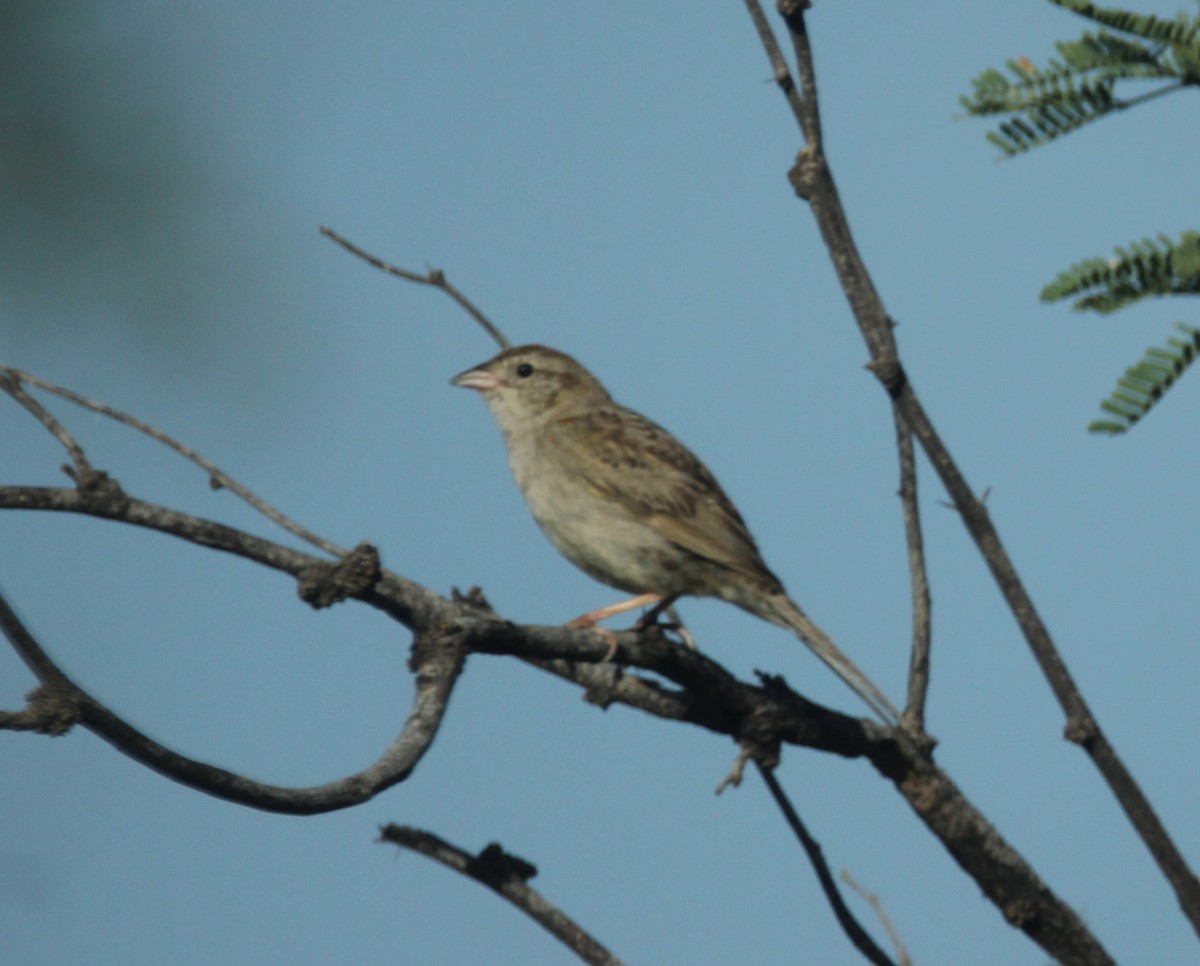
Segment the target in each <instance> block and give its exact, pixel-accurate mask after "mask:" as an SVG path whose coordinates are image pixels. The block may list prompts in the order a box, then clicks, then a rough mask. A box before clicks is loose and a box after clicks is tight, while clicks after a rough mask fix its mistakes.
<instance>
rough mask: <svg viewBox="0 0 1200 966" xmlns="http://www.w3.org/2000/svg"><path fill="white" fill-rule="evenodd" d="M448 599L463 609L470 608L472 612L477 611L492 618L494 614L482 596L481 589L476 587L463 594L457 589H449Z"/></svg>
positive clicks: (493, 610)
mask: <svg viewBox="0 0 1200 966" xmlns="http://www.w3.org/2000/svg"><path fill="white" fill-rule="evenodd" d="M450 599H451V600H452V601H454V603H456V604H462V605H463V606H464V607H470V608H471V609H472V610H477V611H480V612H482V613H484V614H488V615H490V616H493V617H494V616H495V614H496V611H495V609H494V608H493V607H492V605H491V604H490V603H489V602H488V599H487V598H486V597H485V596H484V595H483V588H482V587H479V586H478V585H476V586H474V587H472V588H471V589H470V590H468V591H467V592H466V593H465V594H464V593H463V592H462V591H461V590H459V589H458V588H457V587H451V588H450Z"/></svg>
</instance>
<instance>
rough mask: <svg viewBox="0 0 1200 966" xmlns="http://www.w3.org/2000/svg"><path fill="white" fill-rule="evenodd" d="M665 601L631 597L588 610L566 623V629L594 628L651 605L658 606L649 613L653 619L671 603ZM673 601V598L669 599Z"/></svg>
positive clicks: (657, 597) (659, 597) (658, 597)
mask: <svg viewBox="0 0 1200 966" xmlns="http://www.w3.org/2000/svg"><path fill="white" fill-rule="evenodd" d="M663 600H665V598H664V597H663V595H662V594H641V595H640V596H638V597H631V598H630V599H629V600H623V601H621V602H620V603H617V604H609V605H608V606H607V607H600V608H597V609H596V610H590V611H588V612H587V613H586V614H584V615H583V616H582V617H576V618H575V619H574V620H573V621H567V627H595V626H596V625H597V624H599V623H600V621H606V620H608V619H609V618H610V617H616V616H617V615H618V614H624V613H625V612H626V611H631V610H637V609H638V608H639V607H647V606H649V605H651V604H655V605H658V606H656V607H655V608H654V610H653V611H652V612H651V613H653V614H654V616H655V617H657V616H658V612H659V611H661V610H662V608H663V607H664V606H666V604H670V603H671V601H666V604H662V603H661V602H662V601H663ZM671 600H674V598H671Z"/></svg>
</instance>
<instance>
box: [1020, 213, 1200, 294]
mask: <svg viewBox="0 0 1200 966" xmlns="http://www.w3.org/2000/svg"><path fill="white" fill-rule="evenodd" d="M1197 294H1200V233H1197V232H1194V231H1185V232H1183V234H1182V235H1180V238H1179V241H1178V242H1173V241H1171V239H1169V238H1168V237H1167V236H1166V235H1159V236H1158V239H1157V240H1155V239H1150V238H1147V239H1144V240H1143V241H1140V242H1133V243H1132V244H1130V245H1129V246H1128V247H1127V248H1118V249H1116V254H1115V255H1114V256H1113V257H1112V258H1087V259H1084V260H1083V261H1081V262H1077V263H1075V264H1074V265H1072V266H1071V267H1070V268H1068V269H1067V270H1066V271H1065V272H1060V273H1059V275H1058V277H1057V278H1056V279H1055V280H1054V281H1053V282H1051V283H1050V284H1049V285H1047V286H1046V287H1045V288H1043V289H1042V301H1043V302H1059V301H1062V300H1063V299H1068V298H1074V299H1075V301H1074V302H1073V303H1072V305H1073V307H1074V308H1076V309H1080V310H1091V311H1093V312H1099V313H1101V314H1103V315H1107V314H1108V313H1109V312H1115V311H1116V310H1117V309H1120V308H1124V307H1125V306H1126V305H1130V304H1132V303H1133V302H1137V301H1140V300H1141V299H1144V298H1150V297H1151V296H1155V295H1197Z"/></svg>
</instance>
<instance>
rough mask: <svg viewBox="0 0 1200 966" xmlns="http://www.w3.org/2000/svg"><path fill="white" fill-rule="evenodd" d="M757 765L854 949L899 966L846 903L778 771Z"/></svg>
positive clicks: (878, 965) (887, 965)
mask: <svg viewBox="0 0 1200 966" xmlns="http://www.w3.org/2000/svg"><path fill="white" fill-rule="evenodd" d="M755 764H756V765H757V766H758V773H759V774H760V775H762V779H763V781H764V782H766V785H767V789H768V790H769V791H770V793H771V797H772V798H773V799H775V804H776V805H777V806H778V807H779V811H780V812H782V813H783V817H784V820H785V821H786V822H787V823H788V825H789V826H790V827H791V830H792V831H793V832H794V833H795V834H796V838H797V839H799V840H800V845H801V846H802V847H803V848H804V854H805V855H807V856H808V861H809V862H810V863H811V864H812V867H813V871H814V872H816V874H817V881H818V882H820V883H821V891H822V892H824V893H825V898H826V900H827V901H828V902H829V905H830V906H831V907H832V908H833V914H834V916H835V917H837V921H838V925H840V926H841V927H842V932H844V933H845V934H846V937H847V938H848V939H849V940H850V942H852V943H853V944H854V948H855V949H857V950H858V951H859V952H860V953H862V954H863V956H864V957H866V959H868V960H869V961H870V962H872V963H875V964H876V966H896V964H895V963H894V962H893V961H892V960H891V959H890V958H889V957H888V955H887V953H885V952H884V951H883V950H882V949H880V948H879V947H878V946H877V945H876V944H875V940H874V939H872V938H871V935H870V933H868V932H867V931H866V930H865V929H864V928H863V927H862V924H861V923H860V922H859V921H858V920H857V919H855V918H854V913H852V912H851V911H850V909H849V907H848V906H847V905H846V901H845V900H844V899H843V898H842V893H841V890H840V889H838V887H837V883H836V882H835V881H834V880H833V873H832V872H831V871H830V870H829V864H828V863H827V862H826V861H825V855H824V853H823V852H822V851H821V845H820V843H819V842H817V840H816V839H814V838H813V837H812V836H811V835H809V834H808V829H807V828H805V826H804V822H802V821H801V820H800V815H799V814H798V813H797V811H796V809H795V808H794V807H793V805H792V803H791V800H790V799H789V798H788V797H787V793H786V792H785V791H784V790H783V787H782V786H781V785H780V784H779V780H778V779H777V778H776V777H775V772H774V771H772V770H771V769H769V768H764V767H763V765H762V764H761V763H760V762H757V761H756V762H755Z"/></svg>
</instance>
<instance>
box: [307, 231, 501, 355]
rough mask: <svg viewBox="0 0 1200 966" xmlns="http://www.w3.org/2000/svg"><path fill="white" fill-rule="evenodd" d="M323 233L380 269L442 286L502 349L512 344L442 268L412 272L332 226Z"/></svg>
mask: <svg viewBox="0 0 1200 966" xmlns="http://www.w3.org/2000/svg"><path fill="white" fill-rule="evenodd" d="M321 234H322V235H324V236H325V237H326V238H332V239H333V240H334V241H335V242H337V243H338V244H339V245H341V246H342V247H343V248H344V249H346V251H348V252H350V253H351V254H353V255H357V256H358V257H359V258H361V259H362V260H363V261H365V262H367V263H368V264H369V265H374V266H375V267H376V268H378V269H379V270H380V271H383V272H387V273H388V274H389V275H395V276H396V277H397V278H402V279H404V280H405V281H407V282H416V283H417V284H418V285H432V286H433V287H434V288H440V289H441V290H442V291H443V292H445V293H446V294H447V295H449V296H450V297H451V298H452V299H454V301H455V302H457V303H458V304H459V305H461V306H462V307H463V308H464V309H466V310H467V312H469V313H470V314H471V317H472V318H473V319H475V321H476V322H478V323H479V324H480V325H481V326H483V329H484V331H485V332H487V334H488V335H490V336H491V337H492V338H493V339H495V340H496V344H497V345H499V346H500V348H501V349H507V348H508V347H509V345H510V344H511V343H510V342H509V341H508V339H507V338H505V336H504V333H503V332H501V331H500V329H499V328H498V327H497V326H496V325H495V324H494V323H493V322H492V320H491V319H489V318H488V317H487V316H486V315H484V314H483V312H482V311H481V310H480V309H479V308H478V306H476V305H475V303H474V302H472V301H471V300H470V299H468V298H467V297H466V296H465V295H463V293H462V292H460V291H459V290H458V289H457V288H455V287H454V286H453V285H451V284H450V282H449V281H448V280H447V279H446V274H445V273H444V272H443V271H442V270H441V269H440V268H434V269H431V270H430V271H429V272H428V273H426V274H425V275H421V274H420V273H419V272H411V271H409V270H408V269H407V268H398V267H397V266H395V265H392V264H391V263H389V262H385V261H384V260H383V259H382V258H379V257H378V256H376V255H372V254H371V253H370V252H368V251H365V250H363V249H361V248H359V247H358V246H357V245H355V244H354V243H353V242H352V241H350V240H349V239H347V238H344V237H343V236H341V235H339V234H338V233H337V232H336V231H334V230H333V229H332V228H326V227H325V226H322V227H321Z"/></svg>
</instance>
